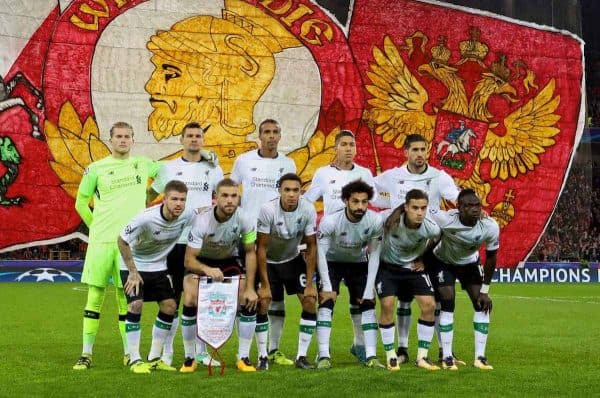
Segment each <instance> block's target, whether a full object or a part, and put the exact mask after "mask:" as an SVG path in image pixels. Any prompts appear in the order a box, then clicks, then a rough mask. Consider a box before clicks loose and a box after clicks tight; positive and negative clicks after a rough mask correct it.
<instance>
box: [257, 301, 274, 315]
mask: <svg viewBox="0 0 600 398" xmlns="http://www.w3.org/2000/svg"><path fill="white" fill-rule="evenodd" d="M270 305H271V300H269V299H260V300H259V301H258V307H257V312H258V313H259V314H261V315H266V314H268V313H269V306H270Z"/></svg>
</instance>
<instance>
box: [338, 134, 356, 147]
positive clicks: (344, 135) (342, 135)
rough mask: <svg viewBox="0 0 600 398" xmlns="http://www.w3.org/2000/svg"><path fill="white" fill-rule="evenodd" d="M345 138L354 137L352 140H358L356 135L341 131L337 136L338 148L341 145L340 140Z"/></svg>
mask: <svg viewBox="0 0 600 398" xmlns="http://www.w3.org/2000/svg"><path fill="white" fill-rule="evenodd" d="M343 137H352V139H354V140H356V136H355V135H354V133H353V132H352V131H350V130H340V132H339V133H337V134H336V135H335V145H336V146H337V144H339V143H340V140H341V139H342V138H343Z"/></svg>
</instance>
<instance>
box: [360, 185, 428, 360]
mask: <svg viewBox="0 0 600 398" xmlns="http://www.w3.org/2000/svg"><path fill="white" fill-rule="evenodd" d="M428 202H429V201H428V197H427V194H426V193H425V192H423V191H421V190H418V189H413V190H410V191H408V193H407V194H406V202H405V204H404V205H402V206H404V212H403V214H402V215H401V216H400V218H399V219H397V220H396V221H395V222H392V223H391V224H390V225H387V223H386V228H385V232H384V239H383V247H382V251H381V264H380V266H379V269H378V270H377V269H375V270H371V269H369V272H370V274H369V280H370V281H373V280H375V286H376V290H377V295H378V296H379V300H380V301H381V314H380V319H379V328H380V331H381V340H382V342H383V346H384V349H385V355H386V363H387V368H388V369H389V370H391V371H395V370H399V369H400V368H399V366H398V358H397V356H396V352H395V351H394V318H393V316H394V309H395V306H394V301H395V297H396V296H399V295H400V294H402V296H403V297H410V299H411V300H412V298H413V297H414V298H416V300H417V303H418V304H419V309H420V310H421V315H420V317H419V321H418V324H417V337H418V340H419V343H418V351H417V359H416V361H415V365H416V366H417V367H419V368H423V369H427V370H439V369H440V368H439V367H438V366H436V365H434V364H432V363H431V362H430V361H429V359H428V357H427V354H428V350H429V346H430V344H431V339H432V338H433V333H434V324H435V322H434V311H435V298H434V292H433V288H432V285H431V282H430V280H429V276H428V275H427V274H426V273H425V272H424V269H425V265H424V263H423V259H422V256H423V254H424V253H425V252H427V251H428V250H429V249H431V247H433V244H434V243H435V242H436V241H437V240H438V239H439V237H440V228H439V227H438V226H437V225H436V224H435V223H434V222H433V221H431V220H430V219H428V218H426V217H425V216H426V214H427V205H428ZM391 212H392V210H388V211H386V212H384V213H382V217H383V218H384V219H385V218H387V216H389V214H390V213H391ZM371 272H376V273H377V277H376V278H375V276H374V275H371ZM371 289H372V287H371ZM366 349H367V352H372V355H374V352H375V347H370V346H367V347H366Z"/></svg>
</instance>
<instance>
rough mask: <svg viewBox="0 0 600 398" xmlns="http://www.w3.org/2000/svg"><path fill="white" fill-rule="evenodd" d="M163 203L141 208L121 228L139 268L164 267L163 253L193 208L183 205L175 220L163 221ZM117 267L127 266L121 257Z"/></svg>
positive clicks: (165, 265) (146, 270) (157, 268)
mask: <svg viewBox="0 0 600 398" xmlns="http://www.w3.org/2000/svg"><path fill="white" fill-rule="evenodd" d="M163 206H164V205H162V204H160V205H156V206H152V207H149V208H148V209H146V210H144V211H143V212H141V213H140V214H138V215H137V216H135V217H134V219H133V220H131V222H129V224H127V226H125V229H123V231H122V232H121V239H123V240H124V241H125V242H127V244H128V245H129V247H130V248H131V253H132V255H133V262H134V263H135V266H136V268H137V270H138V271H140V272H157V271H165V270H166V269H167V255H168V254H169V252H170V251H171V250H172V249H173V247H175V244H176V243H177V240H178V239H179V237H180V236H181V233H182V231H183V230H184V228H186V227H188V226H189V225H190V223H191V221H192V218H193V217H192V216H193V213H194V212H193V210H187V209H186V210H185V211H184V212H183V213H182V214H181V215H180V216H179V217H177V218H176V219H175V220H172V221H167V220H166V219H165V218H164V217H163V215H162V207H163ZM120 269H121V270H123V271H126V270H127V265H126V264H125V262H124V261H123V258H122V257H121V265H120Z"/></svg>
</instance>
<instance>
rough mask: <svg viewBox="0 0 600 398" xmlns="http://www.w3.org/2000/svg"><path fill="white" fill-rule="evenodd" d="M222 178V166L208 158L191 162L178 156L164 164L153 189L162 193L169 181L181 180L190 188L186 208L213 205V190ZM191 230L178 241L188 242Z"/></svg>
mask: <svg viewBox="0 0 600 398" xmlns="http://www.w3.org/2000/svg"><path fill="white" fill-rule="evenodd" d="M222 179H223V170H222V169H221V167H220V166H215V167H213V166H211V165H210V163H208V162H207V161H206V160H201V161H199V162H190V161H187V160H185V159H183V158H177V159H173V160H170V161H168V162H165V163H163V164H162V166H161V168H160V170H159V171H158V174H157V176H156V179H155V180H154V183H152V189H153V190H154V191H155V192H158V193H162V192H164V190H165V185H167V183H168V182H169V181H171V180H179V181H181V182H183V183H185V185H186V186H187V188H188V192H187V199H186V202H185V208H186V209H197V208H199V207H206V206H212V197H213V191H214V190H215V188H216V186H217V184H218V183H219V181H221V180H222ZM189 232H190V229H189V227H188V228H186V229H185V231H183V233H182V234H181V237H180V238H179V241H178V243H183V244H185V243H187V237H188V234H189Z"/></svg>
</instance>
